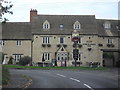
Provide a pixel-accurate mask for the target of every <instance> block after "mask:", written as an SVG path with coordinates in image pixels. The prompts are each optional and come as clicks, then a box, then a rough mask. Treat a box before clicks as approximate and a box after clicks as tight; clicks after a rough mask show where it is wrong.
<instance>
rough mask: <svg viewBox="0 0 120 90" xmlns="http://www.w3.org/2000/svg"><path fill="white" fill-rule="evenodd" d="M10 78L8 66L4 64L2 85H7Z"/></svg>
mask: <svg viewBox="0 0 120 90" xmlns="http://www.w3.org/2000/svg"><path fill="white" fill-rule="evenodd" d="M9 79H10V73H9V71H8V68H6V67H5V66H3V67H2V85H7V84H8V81H9Z"/></svg>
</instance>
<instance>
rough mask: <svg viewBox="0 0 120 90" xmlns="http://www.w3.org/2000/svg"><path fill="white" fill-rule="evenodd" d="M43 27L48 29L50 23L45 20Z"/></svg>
mask: <svg viewBox="0 0 120 90" xmlns="http://www.w3.org/2000/svg"><path fill="white" fill-rule="evenodd" d="M43 29H50V23H49V22H48V21H47V20H46V21H45V22H44V23H43Z"/></svg>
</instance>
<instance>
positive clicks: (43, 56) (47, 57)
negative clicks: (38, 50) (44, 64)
mask: <svg viewBox="0 0 120 90" xmlns="http://www.w3.org/2000/svg"><path fill="white" fill-rule="evenodd" d="M42 58H44V60H50V53H43V55H42Z"/></svg>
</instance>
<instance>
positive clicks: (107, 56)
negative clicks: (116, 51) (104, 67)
mask: <svg viewBox="0 0 120 90" xmlns="http://www.w3.org/2000/svg"><path fill="white" fill-rule="evenodd" d="M103 57H104V58H109V59H110V58H113V57H114V55H113V53H112V52H104V53H103Z"/></svg>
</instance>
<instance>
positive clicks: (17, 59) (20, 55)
mask: <svg viewBox="0 0 120 90" xmlns="http://www.w3.org/2000/svg"><path fill="white" fill-rule="evenodd" d="M13 55H14V59H15V61H16V62H19V61H20V59H21V57H22V56H23V54H13Z"/></svg>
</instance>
